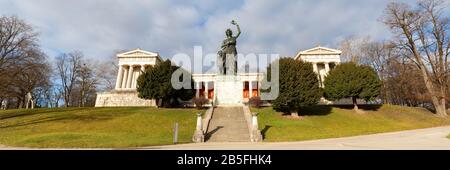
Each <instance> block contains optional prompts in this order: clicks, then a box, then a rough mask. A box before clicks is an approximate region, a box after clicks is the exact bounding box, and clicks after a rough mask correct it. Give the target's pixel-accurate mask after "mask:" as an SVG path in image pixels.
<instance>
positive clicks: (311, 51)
mask: <svg viewBox="0 0 450 170" xmlns="http://www.w3.org/2000/svg"><path fill="white" fill-rule="evenodd" d="M300 53H302V54H322V53H325V54H329V53H338V54H340V53H342V52H341V51H339V50H335V49H331V48H326V47H316V48H312V49H309V50H305V51H302V52H300Z"/></svg>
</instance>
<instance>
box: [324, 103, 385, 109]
mask: <svg viewBox="0 0 450 170" xmlns="http://www.w3.org/2000/svg"><path fill="white" fill-rule="evenodd" d="M330 106H332V107H336V108H340V109H347V110H352V109H353V107H354V106H353V105H352V104H345V105H330ZM381 106H383V105H380V104H361V105H358V109H361V110H363V111H378V110H379V109H380V108H381Z"/></svg>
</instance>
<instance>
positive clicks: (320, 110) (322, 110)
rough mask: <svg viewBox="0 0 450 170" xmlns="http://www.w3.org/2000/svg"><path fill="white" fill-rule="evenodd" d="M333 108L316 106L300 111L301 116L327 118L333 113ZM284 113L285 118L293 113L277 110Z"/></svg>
mask: <svg viewBox="0 0 450 170" xmlns="http://www.w3.org/2000/svg"><path fill="white" fill-rule="evenodd" d="M332 108H333V107H332V106H329V105H316V106H309V107H305V108H301V109H300V110H299V111H298V114H299V116H326V115H329V114H330V113H331V109H332ZM276 111H279V112H282V113H283V116H289V115H291V113H290V112H289V111H287V110H276Z"/></svg>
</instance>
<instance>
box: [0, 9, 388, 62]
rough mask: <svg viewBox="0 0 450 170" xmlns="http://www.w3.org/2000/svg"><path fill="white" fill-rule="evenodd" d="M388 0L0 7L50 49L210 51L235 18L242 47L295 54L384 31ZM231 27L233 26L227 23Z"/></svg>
mask: <svg viewBox="0 0 450 170" xmlns="http://www.w3.org/2000/svg"><path fill="white" fill-rule="evenodd" d="M389 2H391V0H364V1H355V0H301V1H294V0H286V1H273V0H237V1H226V0H217V1H213V0H198V1H185V0H164V1H163V0H161V1H160V0H151V1H150V0H76V1H74V0H0V15H17V16H19V17H20V18H22V19H24V20H26V21H27V22H29V23H31V24H32V25H33V26H34V27H35V28H36V30H37V31H38V32H39V33H40V44H41V46H42V48H43V49H44V51H45V52H46V53H47V54H48V55H49V56H51V57H54V56H55V55H58V54H59V53H61V52H69V51H72V50H80V51H82V52H84V54H85V56H86V57H89V58H94V59H102V58H106V57H111V56H113V55H114V53H115V51H117V50H128V49H134V48H138V47H139V48H142V49H145V50H148V51H153V52H159V53H160V54H161V55H162V56H163V57H164V58H170V57H172V55H174V54H176V53H187V54H189V55H192V53H193V46H195V45H200V46H203V49H204V52H206V53H216V51H217V50H218V49H219V45H220V43H221V41H222V39H223V38H224V36H225V35H224V32H225V30H226V29H227V28H229V27H231V26H232V25H230V21H231V19H236V20H237V21H238V22H239V23H240V25H241V28H242V32H243V33H242V35H241V37H240V39H239V40H238V51H239V52H241V53H244V54H245V53H278V54H280V55H281V56H294V55H295V54H296V53H297V52H298V51H299V50H304V49H307V48H311V47H314V46H317V45H319V44H320V45H322V46H328V47H331V48H338V44H339V41H341V40H342V39H343V38H345V37H350V36H366V35H369V36H371V37H372V38H373V39H387V38H389V36H390V33H389V30H388V29H387V27H385V26H384V25H383V24H382V23H381V22H379V20H378V19H379V18H380V17H381V15H382V12H383V10H384V8H385V7H386V4H387V3H389ZM231 28H233V29H234V27H231Z"/></svg>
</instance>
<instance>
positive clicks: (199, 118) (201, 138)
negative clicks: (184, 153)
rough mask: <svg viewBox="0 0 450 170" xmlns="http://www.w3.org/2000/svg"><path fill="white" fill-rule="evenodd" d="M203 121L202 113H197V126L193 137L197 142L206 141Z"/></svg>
mask: <svg viewBox="0 0 450 170" xmlns="http://www.w3.org/2000/svg"><path fill="white" fill-rule="evenodd" d="M202 121H203V120H202V113H197V126H196V128H195V132H194V136H193V137H192V141H193V142H195V143H202V142H205V134H204V133H203V128H202V126H203V125H202Z"/></svg>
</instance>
